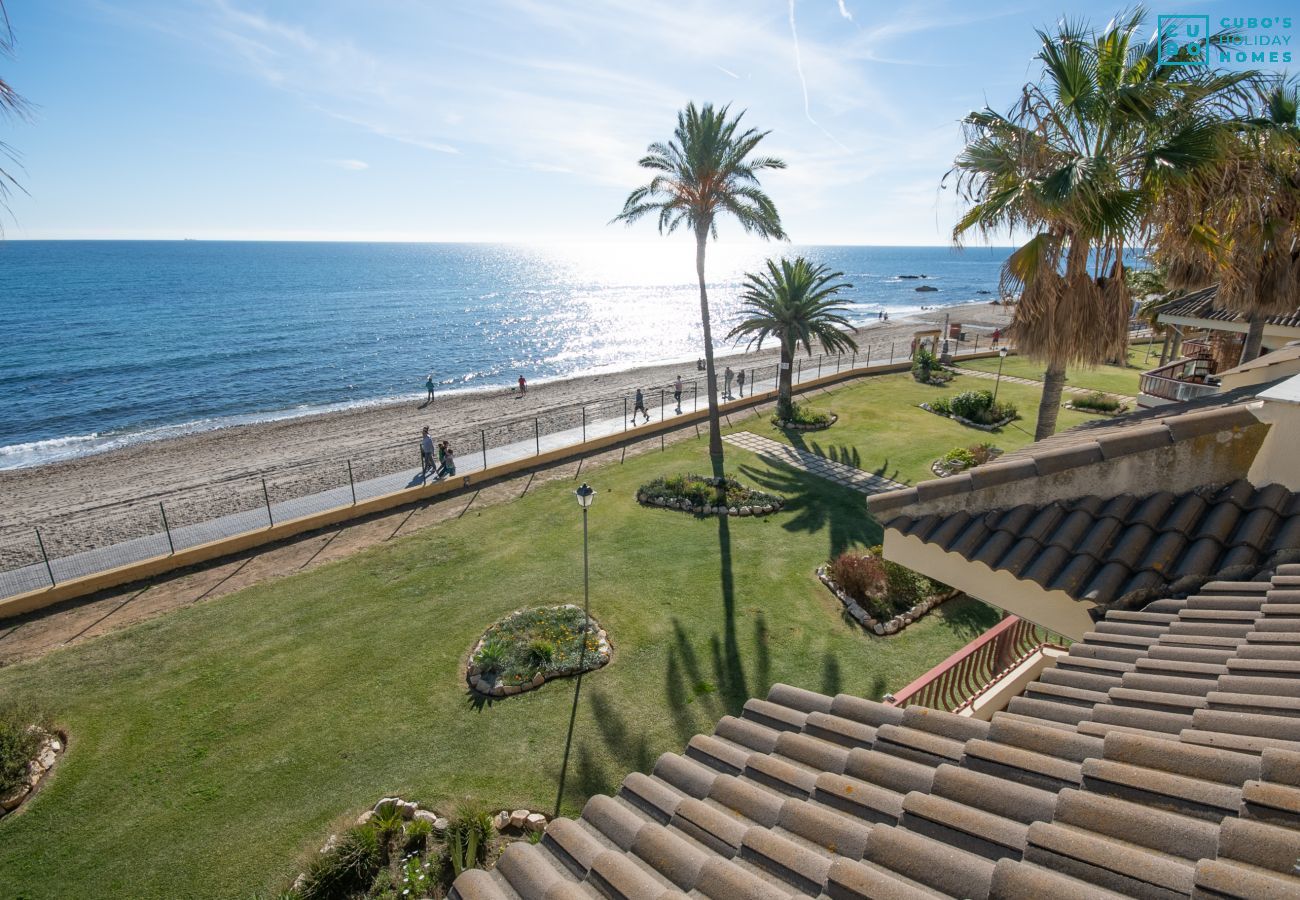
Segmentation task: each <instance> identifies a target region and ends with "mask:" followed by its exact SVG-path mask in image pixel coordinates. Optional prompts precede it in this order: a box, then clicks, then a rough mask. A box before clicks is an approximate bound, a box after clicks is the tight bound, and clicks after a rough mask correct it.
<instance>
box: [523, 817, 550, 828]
mask: <svg viewBox="0 0 1300 900" xmlns="http://www.w3.org/2000/svg"><path fill="white" fill-rule="evenodd" d="M524 825H525V826H526V827H527V828H528V830H529V831H541V830H542V829H544V828H545V827H546V816H544V815H542V814H541V813H529V814H528V818H526V819H524Z"/></svg>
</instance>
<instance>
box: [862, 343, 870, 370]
mask: <svg viewBox="0 0 1300 900" xmlns="http://www.w3.org/2000/svg"><path fill="white" fill-rule="evenodd" d="M862 368H864V369H870V368H871V345H870V344H868V345H867V361H866V362H865V363H864V364H863V366H862Z"/></svg>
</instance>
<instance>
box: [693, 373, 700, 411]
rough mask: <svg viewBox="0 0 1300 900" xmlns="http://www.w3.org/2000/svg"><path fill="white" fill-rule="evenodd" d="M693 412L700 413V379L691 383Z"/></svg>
mask: <svg viewBox="0 0 1300 900" xmlns="http://www.w3.org/2000/svg"><path fill="white" fill-rule="evenodd" d="M691 407H692V409H691V412H699V411H700V380H699V379H698V378H696V379H694V380H692V381H691Z"/></svg>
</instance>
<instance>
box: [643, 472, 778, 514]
mask: <svg viewBox="0 0 1300 900" xmlns="http://www.w3.org/2000/svg"><path fill="white" fill-rule="evenodd" d="M636 501H637V503H640V504H641V505H642V506H662V507H664V508H665V509H680V510H682V511H683V512H689V513H695V514H696V515H700V516H724V515H725V516H761V515H767V514H768V513H773V512H776V511H777V510H779V509H780V508H781V507H782V506H784V505H785V498H784V497H778V496H776V495H775V494H767V493H764V492H763V491H756V490H753V489H752V488H748V487H745V486H744V485H743V484H741V483H740V482H739V481H737V480H736V479H734V478H731V477H730V476H726V477H723V478H710V477H706V476H704V475H669V476H666V477H663V476H661V477H659V478H656V479H655V480H654V481H651V482H650V483H649V484H643V485H641V487H640V488H639V489H638V490H637V492H636Z"/></svg>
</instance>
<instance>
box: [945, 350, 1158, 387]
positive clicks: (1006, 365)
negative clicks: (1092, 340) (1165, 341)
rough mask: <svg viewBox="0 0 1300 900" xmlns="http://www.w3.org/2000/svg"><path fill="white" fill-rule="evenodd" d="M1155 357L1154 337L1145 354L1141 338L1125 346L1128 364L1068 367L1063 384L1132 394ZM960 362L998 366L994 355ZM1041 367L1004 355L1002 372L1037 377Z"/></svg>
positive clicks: (970, 365) (990, 369)
mask: <svg viewBox="0 0 1300 900" xmlns="http://www.w3.org/2000/svg"><path fill="white" fill-rule="evenodd" d="M1159 360H1160V342H1159V341H1156V343H1155V346H1153V347H1152V348H1151V352H1150V353H1149V354H1148V353H1147V344H1146V342H1143V343H1141V344H1134V345H1132V346H1131V347H1129V349H1128V366H1097V367H1096V368H1095V369H1070V370H1068V371H1067V372H1066V373H1065V380H1066V383H1067V384H1070V385H1073V386H1074V387H1082V388H1090V389H1092V390H1095V391H1108V392H1110V393H1112V394H1125V395H1127V396H1129V397H1136V396H1137V393H1138V375H1139V374H1141V373H1142V372H1145V371H1146V370H1147V369H1154V368H1155V367H1156V364H1157V362H1159ZM960 365H962V366H964V367H966V368H970V369H980V370H982V371H985V372H996V371H997V370H998V360H997V357H993V358H991V359H972V360H963V361H961V363H960ZM1043 368H1044V367H1043V364H1042V363H1036V362H1031V361H1030V360H1029V359H1027V358H1025V357H1023V356H1008V357H1007V358H1006V359H1005V360H1004V361H1003V366H1002V374H1003V375H1015V376H1018V377H1020V378H1035V379H1039V380H1041V379H1042V377H1043Z"/></svg>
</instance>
